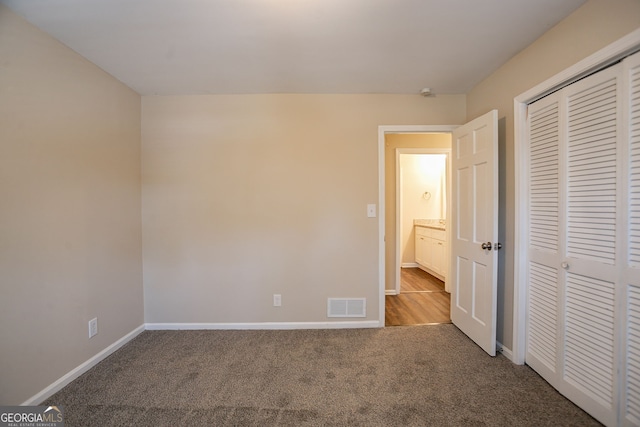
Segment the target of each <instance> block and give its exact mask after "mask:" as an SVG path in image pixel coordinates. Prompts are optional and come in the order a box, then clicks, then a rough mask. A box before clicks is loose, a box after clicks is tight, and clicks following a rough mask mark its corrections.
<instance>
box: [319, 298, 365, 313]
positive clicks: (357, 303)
mask: <svg viewBox="0 0 640 427" xmlns="http://www.w3.org/2000/svg"><path fill="white" fill-rule="evenodd" d="M366 316H367V299H366V298H329V299H328V300H327V317H366Z"/></svg>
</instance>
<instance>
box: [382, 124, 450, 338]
mask: <svg viewBox="0 0 640 427" xmlns="http://www.w3.org/2000/svg"><path fill="white" fill-rule="evenodd" d="M457 127H458V126H457V125H381V126H378V301H379V303H378V322H379V326H380V327H381V328H383V327H384V303H385V274H386V271H385V263H386V260H385V233H384V225H385V184H384V181H385V150H384V147H385V145H384V143H385V135H386V134H393V133H417V132H420V133H452V132H453V130H454V129H455V128H457ZM450 200H451V197H449V200H448V201H447V203H450ZM447 212H451V211H450V209H449V207H448V210H447ZM447 229H449V227H447Z"/></svg>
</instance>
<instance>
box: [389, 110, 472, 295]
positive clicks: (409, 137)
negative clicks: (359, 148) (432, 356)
mask: <svg viewBox="0 0 640 427" xmlns="http://www.w3.org/2000/svg"><path fill="white" fill-rule="evenodd" d="M460 120H462V121H460ZM462 123H464V120H463V119H460V118H458V119H456V121H443V122H440V123H436V124H438V125H456V124H462ZM427 124H432V123H427ZM396 148H451V134H448V133H395V134H388V135H386V137H385V153H384V157H385V206H386V207H385V209H386V217H385V236H386V245H385V246H386V247H385V276H386V277H385V289H389V290H392V289H395V274H396V269H398V268H400V266H398V265H397V263H396V154H395V153H396Z"/></svg>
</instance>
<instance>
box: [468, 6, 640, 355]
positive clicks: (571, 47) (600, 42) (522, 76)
mask: <svg viewBox="0 0 640 427" xmlns="http://www.w3.org/2000/svg"><path fill="white" fill-rule="evenodd" d="M637 28H640V1H638V0H591V1H588V2H587V3H586V4H585V5H584V6H582V7H581V8H580V9H578V10H577V11H576V12H574V13H573V14H572V15H570V16H569V17H567V18H566V19H565V20H563V21H562V22H560V23H559V24H558V25H557V26H555V27H554V28H552V29H551V30H550V31H548V32H547V33H546V34H544V35H543V36H542V37H541V38H539V39H538V40H537V41H536V42H534V43H533V44H532V45H531V46H529V47H528V48H526V49H525V50H523V51H522V52H520V53H519V54H518V55H516V56H515V57H514V58H512V59H511V60H510V61H509V62H507V63H506V64H504V65H503V66H501V67H500V68H499V69H498V70H497V71H496V72H495V73H493V74H492V75H491V76H489V77H488V78H487V79H486V80H484V81H483V82H481V83H480V84H479V85H477V86H476V87H475V88H474V89H473V90H472V91H471V92H470V93H469V94H468V96H467V119H469V120H470V119H472V118H475V117H477V116H479V115H481V114H483V113H485V112H487V111H489V110H492V109H494V108H496V109H498V112H499V118H500V121H501V123H500V126H501V138H500V156H501V160H500V163H501V175H502V176H501V179H500V181H501V182H500V187H501V190H500V198H501V203H500V205H501V207H500V209H501V227H500V228H501V230H500V231H501V235H502V236H501V240H502V241H503V242H504V246H503V247H504V251H503V253H502V254H501V255H502V258H501V260H500V272H499V276H500V284H499V296H498V313H499V315H498V340H499V341H501V342H502V343H503V344H504V345H505V346H506V347H508V348H512V344H513V343H512V335H513V331H512V321H513V262H514V257H513V255H514V252H513V247H514V232H515V218H514V203H515V188H514V176H515V171H514V147H513V145H514V124H513V98H514V97H516V96H517V95H519V94H521V93H523V92H525V91H526V90H528V89H530V88H532V87H534V86H535V85H537V84H539V83H541V82H543V81H544V80H546V79H547V78H550V77H552V76H554V75H555V74H557V73H559V72H560V71H562V70H564V69H566V68H568V67H570V66H571V65H573V64H575V63H576V62H578V61H580V60H581V59H584V58H586V57H587V56H589V55H590V54H592V53H594V52H596V51H597V50H599V49H601V48H603V47H605V46H607V45H608V44H610V43H612V42H614V41H615V40H617V39H619V38H621V37H622V36H624V35H626V34H628V33H630V32H631V31H633V30H635V29H637Z"/></svg>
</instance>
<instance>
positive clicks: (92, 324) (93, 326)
mask: <svg viewBox="0 0 640 427" xmlns="http://www.w3.org/2000/svg"><path fill="white" fill-rule="evenodd" d="M97 333H98V318H97V317H94V318H93V319H91V320H89V338H91V337H93V336H94V335H96V334H97Z"/></svg>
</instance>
